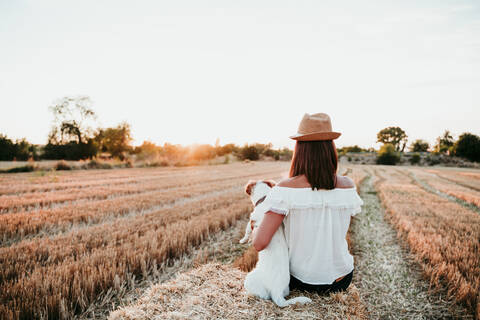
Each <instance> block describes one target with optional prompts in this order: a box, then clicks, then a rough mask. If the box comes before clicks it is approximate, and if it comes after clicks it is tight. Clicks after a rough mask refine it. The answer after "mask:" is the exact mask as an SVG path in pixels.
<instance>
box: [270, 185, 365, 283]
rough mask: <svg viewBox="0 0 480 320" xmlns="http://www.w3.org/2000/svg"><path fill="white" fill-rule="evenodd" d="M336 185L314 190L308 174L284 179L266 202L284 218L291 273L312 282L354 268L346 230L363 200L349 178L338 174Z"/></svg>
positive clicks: (303, 280)
mask: <svg viewBox="0 0 480 320" xmlns="http://www.w3.org/2000/svg"><path fill="white" fill-rule="evenodd" d="M336 186H337V187H336V188H335V189H332V190H312V188H311V187H310V185H309V184H308V181H306V178H305V177H302V176H297V177H293V178H290V179H286V180H283V181H282V182H281V183H279V184H278V185H277V186H275V187H273V189H272V192H271V194H270V195H269V196H268V197H267V199H266V200H265V201H268V202H269V207H270V210H271V211H273V212H275V213H279V214H284V215H286V217H285V219H284V220H283V223H284V228H285V237H286V240H287V243H288V246H289V257H290V273H291V274H292V275H293V276H294V277H295V278H297V279H299V280H301V281H302V282H304V283H309V284H330V283H332V282H333V281H334V280H335V279H337V278H338V277H340V276H342V275H345V274H347V273H349V272H351V271H352V270H353V257H352V256H351V255H350V253H349V252H348V245H347V242H346V239H345V238H346V233H347V231H348V227H349V224H350V217H351V216H352V215H355V214H356V213H358V212H360V206H361V205H362V204H363V201H362V200H361V199H360V197H359V196H358V194H357V190H356V188H355V185H354V183H353V181H352V180H351V179H350V178H347V177H342V176H337V184H336Z"/></svg>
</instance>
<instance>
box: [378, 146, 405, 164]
mask: <svg viewBox="0 0 480 320" xmlns="http://www.w3.org/2000/svg"><path fill="white" fill-rule="evenodd" d="M399 161H400V154H399V153H398V152H396V151H395V147H394V146H393V144H391V143H386V144H384V145H383V146H382V147H381V148H380V150H379V151H378V154H377V164H387V165H395V164H397V163H398V162H399Z"/></svg>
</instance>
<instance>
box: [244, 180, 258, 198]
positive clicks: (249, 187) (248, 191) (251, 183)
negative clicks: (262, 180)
mask: <svg viewBox="0 0 480 320" xmlns="http://www.w3.org/2000/svg"><path fill="white" fill-rule="evenodd" d="M256 184H257V181H255V180H249V181H248V182H247V184H246V185H245V193H246V194H248V195H249V196H251V195H252V189H253V187H254V186H255V185H256Z"/></svg>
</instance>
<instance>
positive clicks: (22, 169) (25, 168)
mask: <svg viewBox="0 0 480 320" xmlns="http://www.w3.org/2000/svg"><path fill="white" fill-rule="evenodd" d="M35 169H37V167H36V166H34V165H31V164H27V165H25V166H21V167H14V168H10V169H6V170H3V171H2V172H3V173H17V172H32V171H34V170H35Z"/></svg>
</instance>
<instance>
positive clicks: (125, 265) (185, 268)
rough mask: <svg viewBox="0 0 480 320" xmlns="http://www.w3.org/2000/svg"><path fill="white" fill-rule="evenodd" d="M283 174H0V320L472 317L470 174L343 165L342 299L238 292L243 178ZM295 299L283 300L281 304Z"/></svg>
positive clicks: (264, 168)
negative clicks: (352, 191) (354, 196)
mask: <svg viewBox="0 0 480 320" xmlns="http://www.w3.org/2000/svg"><path fill="white" fill-rule="evenodd" d="M288 168H289V163H287V162H281V161H279V162H251V163H234V164H228V165H215V166H199V167H184V168H142V169H115V170H91V171H72V172H50V173H47V174H44V175H41V174H38V173H18V174H9V175H0V181H1V185H0V264H1V268H0V319H71V318H77V319H103V318H107V317H108V318H110V319H168V318H171V319H186V318H188V319H209V318H218V319H250V318H259V319H266V318H279V319H282V318H284V319H290V318H302V319H348V318H350V319H450V318H459V319H473V318H477V319H478V318H479V317H480V301H479V295H478V292H479V290H480V249H479V248H480V243H479V241H480V210H479V208H478V196H479V193H478V192H479V190H478V188H477V187H478V186H479V185H480V175H479V173H478V172H477V171H475V170H454V169H447V168H437V167H435V168H420V167H389V166H361V165H346V166H343V167H342V168H340V169H339V172H341V173H342V174H346V175H348V176H350V177H351V178H352V179H353V180H354V181H355V184H356V186H357V191H358V192H359V193H360V196H361V198H362V199H363V200H364V202H365V205H364V208H363V210H362V212H361V213H360V214H358V215H357V216H356V217H355V218H354V219H353V220H352V225H351V228H350V229H351V230H350V232H349V234H348V241H349V246H350V249H351V252H352V254H353V255H354V257H355V272H354V277H353V282H352V285H351V286H350V288H349V290H348V291H347V292H346V293H341V294H332V295H328V296H318V295H311V294H309V295H308V296H309V297H311V298H312V299H313V300H314V303H313V304H312V305H306V306H290V307H287V308H284V309H279V308H277V307H275V305H274V304H273V303H272V302H271V301H262V300H259V299H256V298H253V297H248V296H247V295H246V294H245V292H244V290H243V287H242V284H243V279H244V277H245V275H246V272H248V271H249V270H251V269H252V268H253V267H254V265H255V263H256V259H257V254H256V252H255V250H254V249H253V248H251V247H249V246H248V245H240V244H238V240H239V239H240V238H241V237H242V236H243V231H244V227H245V224H246V223H247V220H248V214H249V212H250V211H251V210H252V205H251V202H250V200H249V199H248V197H247V196H246V195H245V194H244V192H243V186H244V185H245V184H246V182H247V181H248V180H250V179H274V180H279V179H281V178H283V177H286V175H287V171H288ZM300 294H302V295H303V294H304V293H301V292H298V291H293V292H292V293H291V295H292V296H296V295H300Z"/></svg>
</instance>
